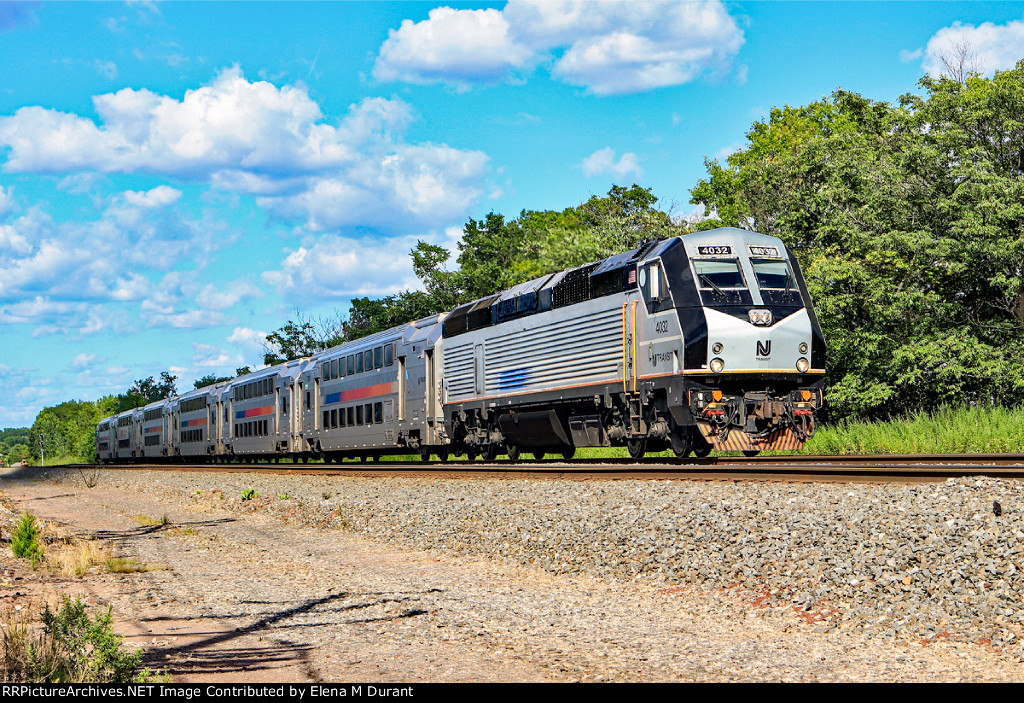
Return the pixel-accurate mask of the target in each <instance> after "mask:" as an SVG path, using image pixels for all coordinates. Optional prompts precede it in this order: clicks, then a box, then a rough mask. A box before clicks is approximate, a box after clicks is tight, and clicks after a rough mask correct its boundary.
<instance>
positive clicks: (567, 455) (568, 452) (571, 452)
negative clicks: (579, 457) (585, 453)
mask: <svg viewBox="0 0 1024 703" xmlns="http://www.w3.org/2000/svg"><path fill="white" fill-rule="evenodd" d="M574 456H576V447H569V448H568V449H565V450H563V451H562V458H563V459H565V460H566V461H569V460H570V459H572V458H573V457H574Z"/></svg>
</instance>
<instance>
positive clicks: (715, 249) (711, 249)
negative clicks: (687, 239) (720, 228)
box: [697, 245, 732, 256]
mask: <svg viewBox="0 0 1024 703" xmlns="http://www.w3.org/2000/svg"><path fill="white" fill-rule="evenodd" d="M697 253H698V254H700V255H701V256H722V255H723V254H732V247H731V246H724V245H718V246H706V247H697Z"/></svg>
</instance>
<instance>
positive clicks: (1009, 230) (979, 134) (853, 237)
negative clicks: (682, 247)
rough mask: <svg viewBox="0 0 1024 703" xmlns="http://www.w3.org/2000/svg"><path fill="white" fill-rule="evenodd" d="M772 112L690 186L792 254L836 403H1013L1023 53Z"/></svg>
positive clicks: (1022, 200)
mask: <svg viewBox="0 0 1024 703" xmlns="http://www.w3.org/2000/svg"><path fill="white" fill-rule="evenodd" d="M920 85H921V87H922V88H923V89H924V91H925V95H924V96H914V95H907V96H904V97H903V98H901V100H900V102H899V104H898V105H891V104H888V103H884V102H874V101H871V100H869V99H866V98H864V97H862V96H859V95H855V94H853V93H849V92H846V91H836V92H835V93H833V94H832V96H830V97H829V98H824V99H822V100H819V101H815V102H814V103H811V104H809V105H806V106H803V107H800V108H791V107H788V106H787V107H785V108H782V109H774V110H772V111H771V114H770V115H769V118H768V119H767V120H766V121H764V122H756V123H755V124H754V125H753V127H752V128H751V130H750V132H749V133H748V134H747V140H748V144H747V146H746V148H744V149H742V150H741V151H739V152H737V153H735V154H733V155H730V156H729V157H728V159H727V162H726V164H725V165H723V164H720V163H719V162H717V161H708V162H707V165H708V173H709V177H708V178H707V179H706V180H702V181H700V182H699V183H698V184H697V185H696V187H695V188H694V189H693V190H692V191H691V195H692V196H693V197H692V202H694V203H697V204H701V205H703V206H704V207H705V209H706V211H707V212H708V213H709V221H708V222H707V223H704V225H703V226H716V225H730V226H737V227H744V228H748V229H753V230H757V231H760V232H764V233H766V234H773V235H776V236H779V237H781V238H782V239H783V240H784V241H785V242H786V243H787V245H788V246H789V247H791V248H792V249H793V250H794V251H795V252H796V254H797V256H798V258H799V259H800V262H801V265H802V268H803V269H804V273H805V275H806V277H807V280H808V287H809V288H810V291H811V294H812V297H813V298H814V299H815V302H816V303H817V307H818V314H819V318H820V320H821V322H822V325H823V327H824V329H825V334H826V338H827V339H828V340H829V343H830V348H829V365H828V366H829V368H828V372H829V373H828V376H827V382H828V398H829V405H830V407H831V408H832V409H833V412H834V413H835V414H837V415H860V416H868V417H880V416H888V415H892V414H895V413H900V412H906V411H910V410H917V409H932V408H934V407H936V406H937V405H940V404H945V403H975V404H985V403H990V402H993V401H997V402H998V401H1004V402H1008V403H1014V402H1017V398H1019V397H1020V395H1019V392H1020V390H1021V385H1022V380H1021V379H1024V374H1022V372H1024V355H1022V353H1021V352H1020V349H1021V348H1022V346H1024V345H1022V344H1021V342H1024V338H1022V335H1024V289H1022V286H1021V273H1022V268H1024V181H1022V175H1021V167H1022V161H1024V63H1022V64H1018V65H1017V67H1016V68H1015V69H1014V70H1013V71H1005V72H999V73H997V74H996V75H995V77H994V78H992V79H985V78H982V77H980V76H977V75H971V76H968V77H967V78H966V79H965V80H964V82H960V81H958V80H954V79H952V78H949V77H942V78H938V79H932V78H928V77H926V78H923V79H922V80H921V82H920Z"/></svg>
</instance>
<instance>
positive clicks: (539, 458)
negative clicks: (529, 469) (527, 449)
mask: <svg viewBox="0 0 1024 703" xmlns="http://www.w3.org/2000/svg"><path fill="white" fill-rule="evenodd" d="M544 454H545V453H544V452H533V458H534V459H536V460H537V461H543V460H544Z"/></svg>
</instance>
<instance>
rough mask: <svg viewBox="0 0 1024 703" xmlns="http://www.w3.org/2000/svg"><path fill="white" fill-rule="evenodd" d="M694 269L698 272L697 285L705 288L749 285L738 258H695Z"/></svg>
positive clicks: (720, 288) (743, 286)
mask: <svg viewBox="0 0 1024 703" xmlns="http://www.w3.org/2000/svg"><path fill="white" fill-rule="evenodd" d="M693 270H694V272H695V273H696V274H697V285H699V286H700V287H701V288H704V289H711V290H723V289H726V288H746V287H747V284H746V283H745V282H744V281H743V274H742V273H740V264H739V262H738V261H737V260H736V259H695V260H694V262H693Z"/></svg>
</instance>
